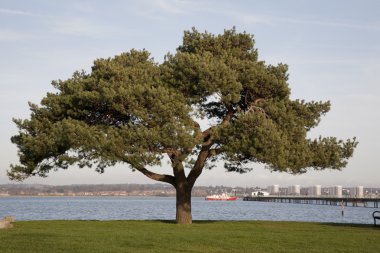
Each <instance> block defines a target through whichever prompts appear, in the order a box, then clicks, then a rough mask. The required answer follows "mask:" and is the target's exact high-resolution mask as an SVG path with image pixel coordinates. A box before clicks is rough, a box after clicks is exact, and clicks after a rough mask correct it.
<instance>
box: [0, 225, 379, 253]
mask: <svg viewBox="0 0 380 253" xmlns="http://www.w3.org/2000/svg"><path fill="white" fill-rule="evenodd" d="M14 225H15V227H14V228H13V229H8V230H0V241H1V244H0V252H2V253H29V252H30V253H35V252H39V253H45V252H46V253H61V252H62V253H63V252H65V253H66V252H76V253H86V252H91V253H98V252H99V253H100V252H101V253H103V252H109V253H111V252H115V253H116V252H154V253H159V252H163V253H169V252H208V253H212V252H217V253H221V252H226V253H230V252H236V253H241V252H252V253H255V252H257V253H266V252H268V253H276V252H292V253H297V252H299V253H303V252H314V253H320V252H324V253H329V252H331V253H337V252H342V253H343V252H344V253H350V252H354V253H357V252H377V251H378V248H379V245H378V241H379V240H380V229H378V228H375V227H373V226H372V225H351V224H322V223H304V222H269V221H244V222H231V221H229V222H226V221H199V222H194V224H193V225H192V226H178V225H176V224H173V223H171V222H168V221H166V222H165V221H164V222H161V221H27V222H15V223H14Z"/></svg>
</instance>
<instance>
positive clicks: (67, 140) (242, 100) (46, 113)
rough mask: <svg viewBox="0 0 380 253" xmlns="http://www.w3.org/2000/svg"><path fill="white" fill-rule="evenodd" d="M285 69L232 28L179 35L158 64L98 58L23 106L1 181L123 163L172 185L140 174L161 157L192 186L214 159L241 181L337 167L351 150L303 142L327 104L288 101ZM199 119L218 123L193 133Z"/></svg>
mask: <svg viewBox="0 0 380 253" xmlns="http://www.w3.org/2000/svg"><path fill="white" fill-rule="evenodd" d="M287 71H288V68H287V66H286V65H284V64H278V65H277V66H272V65H267V64H265V62H263V61H258V52H257V49H256V48H254V40H253V36H252V35H249V34H246V33H237V32H236V30H235V28H233V29H231V30H226V31H225V32H224V33H223V34H221V35H217V36H215V35H213V34H210V33H207V32H205V33H200V32H198V31H197V30H195V29H193V30H192V31H186V32H185V34H184V38H183V43H182V45H180V46H179V47H178V49H177V51H176V52H175V54H168V55H167V56H166V58H165V61H164V62H163V63H162V64H159V63H156V62H154V61H153V60H152V59H151V58H150V56H149V53H148V52H147V51H145V50H143V51H137V50H131V51H130V52H127V53H123V54H121V55H118V56H115V57H113V58H108V59H98V60H96V61H95V62H94V65H93V67H92V71H91V72H90V73H85V72H75V73H74V74H73V76H72V78H69V79H67V80H58V81H53V83H52V85H53V86H54V87H55V88H56V90H57V92H56V93H48V94H47V95H46V97H44V98H43V99H42V101H41V105H35V104H30V109H31V117H30V119H26V120H19V119H16V120H14V121H15V123H16V125H17V126H18V128H19V134H18V135H15V136H13V137H12V142H13V143H15V144H16V145H17V147H18V149H19V156H20V165H12V166H11V170H10V171H8V176H9V177H10V178H11V179H15V180H23V179H25V178H27V177H29V176H33V175H40V176H46V174H47V173H48V172H49V171H50V170H52V169H59V168H63V169H66V168H68V167H69V166H70V165H73V164H78V165H79V166H80V167H84V166H88V167H91V166H92V165H96V170H97V171H99V172H103V171H104V169H105V168H106V167H108V166H112V165H114V164H116V163H118V162H122V163H126V164H129V165H130V166H131V168H132V169H137V170H139V171H141V172H143V173H144V174H145V175H147V176H149V177H151V178H153V179H156V180H160V181H165V182H169V183H173V182H174V181H173V180H172V178H170V176H169V177H168V176H166V175H165V176H160V175H155V174H152V173H150V172H149V171H147V170H146V168H145V167H146V166H148V165H160V164H161V161H162V159H163V157H164V155H167V156H168V157H170V160H171V162H172V166H173V174H174V177H176V178H177V177H178V176H179V175H182V174H180V173H183V172H182V170H183V166H181V164H183V165H187V166H188V167H190V170H191V171H193V172H194V173H190V174H189V178H191V180H192V182H191V183H190V184H191V185H193V183H194V181H195V180H196V178H197V177H198V176H199V175H200V174H201V172H202V169H203V168H204V166H205V165H206V162H207V161H211V162H212V161H216V160H217V159H223V160H224V161H225V167H226V169H227V170H228V171H237V172H241V173H242V172H246V171H248V170H249V167H248V165H249V163H250V162H258V163H264V164H266V165H268V167H269V168H270V169H271V170H275V171H286V172H289V173H293V174H297V173H303V172H305V171H307V169H309V168H314V169H317V170H320V169H325V168H331V169H341V168H342V167H344V166H345V165H346V164H347V159H348V158H350V157H351V156H352V154H353V150H354V148H355V146H356V145H357V142H356V141H355V139H353V140H347V141H346V142H344V141H341V140H338V139H336V138H334V137H328V138H322V137H320V138H319V139H316V140H311V139H308V137H307V132H308V131H309V130H310V129H312V128H313V127H316V126H317V125H318V123H319V121H320V117H321V116H322V115H324V114H325V113H327V112H328V111H329V109H330V103H329V102H314V101H312V102H305V101H299V100H291V99H290V89H289V86H288V83H287V81H288V73H287ZM200 117H204V118H206V119H209V120H210V122H214V123H215V122H216V123H215V124H213V125H211V126H210V128H208V129H206V130H204V129H201V128H200V126H199V123H198V122H197V121H198V120H199V118H200ZM186 162H187V164H186ZM177 182H178V181H177Z"/></svg>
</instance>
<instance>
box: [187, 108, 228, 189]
mask: <svg viewBox="0 0 380 253" xmlns="http://www.w3.org/2000/svg"><path fill="white" fill-rule="evenodd" d="M234 113H235V110H234V109H233V108H232V106H231V107H229V108H228V112H227V114H226V116H225V117H224V119H223V121H222V122H221V123H220V126H222V127H225V126H227V125H228V124H229V123H230V121H231V119H232V117H233V115H234ZM213 127H215V126H212V127H210V128H208V129H207V130H205V131H204V132H203V133H202V134H203V141H204V142H203V145H202V149H201V151H200V152H199V155H198V158H197V160H196V162H195V164H194V167H193V168H192V170H191V171H190V173H189V175H188V176H187V181H188V183H189V185H190V187H193V186H194V183H195V181H196V180H197V178H198V177H199V176H200V175H201V174H202V171H203V167H204V165H205V163H206V160H207V158H209V157H210V156H213V155H216V154H215V153H216V150H210V149H211V146H212V145H213V144H214V140H213V138H212V135H211V132H212V131H211V130H212V129H213Z"/></svg>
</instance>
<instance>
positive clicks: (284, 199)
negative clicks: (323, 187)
mask: <svg viewBox="0 0 380 253" xmlns="http://www.w3.org/2000/svg"><path fill="white" fill-rule="evenodd" d="M243 200H244V201H262V202H278V203H294V204H314V205H332V206H342V205H343V206H353V207H357V206H363V207H373V208H379V202H380V197H376V198H373V197H372V198H370V197H332V196H252V197H250V196H246V197H244V198H243Z"/></svg>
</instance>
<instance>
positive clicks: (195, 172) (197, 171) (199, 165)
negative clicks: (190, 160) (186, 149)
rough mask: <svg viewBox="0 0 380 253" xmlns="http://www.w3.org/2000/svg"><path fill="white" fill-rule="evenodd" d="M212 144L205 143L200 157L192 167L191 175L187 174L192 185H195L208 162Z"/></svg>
mask: <svg viewBox="0 0 380 253" xmlns="http://www.w3.org/2000/svg"><path fill="white" fill-rule="evenodd" d="M211 146H212V143H211V144H208V145H205V146H203V147H202V149H201V152H199V155H198V158H197V160H196V162H195V164H194V167H193V168H192V169H191V171H190V173H189V175H188V176H187V182H188V183H189V186H190V187H193V186H194V184H195V181H196V180H197V178H198V177H199V176H200V175H201V174H202V170H203V167H204V165H205V163H206V160H207V158H208V157H209V152H210V151H209V150H210V147H211Z"/></svg>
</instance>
